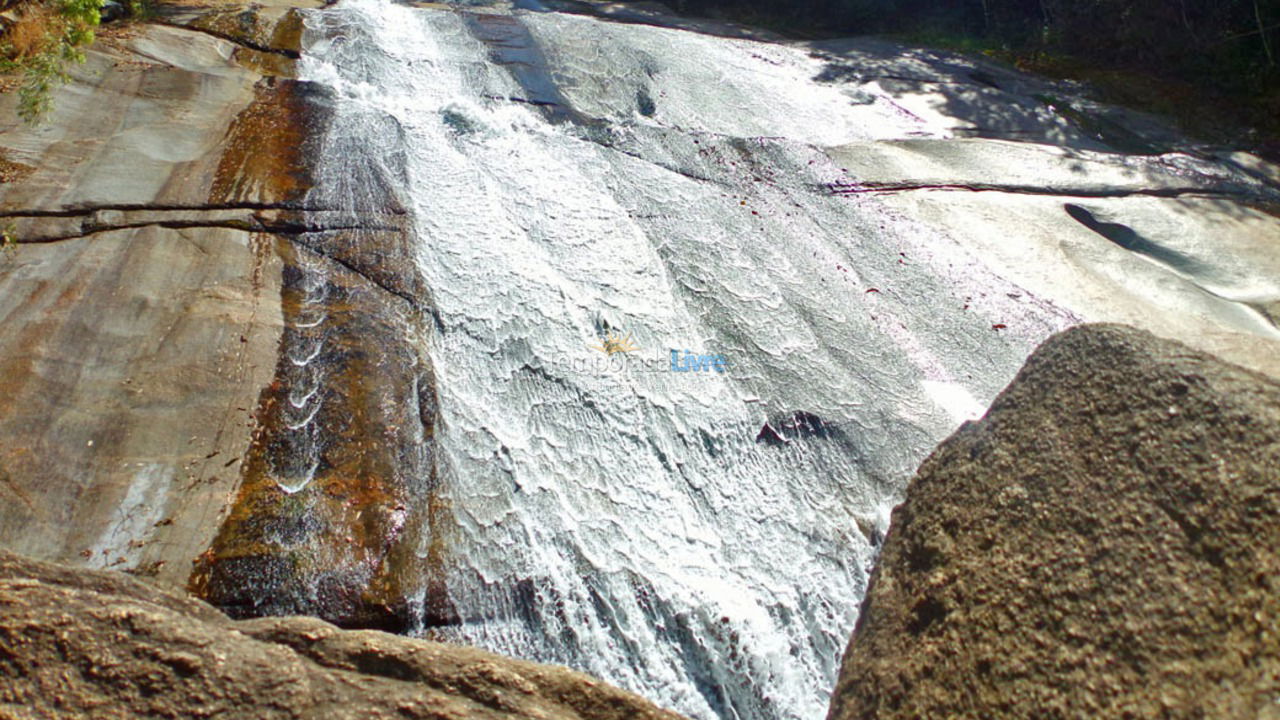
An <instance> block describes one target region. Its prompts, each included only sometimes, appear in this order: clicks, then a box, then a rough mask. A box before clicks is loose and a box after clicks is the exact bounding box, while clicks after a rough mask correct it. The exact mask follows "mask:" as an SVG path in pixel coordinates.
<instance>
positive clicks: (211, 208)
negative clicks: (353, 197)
mask: <svg viewBox="0 0 1280 720" xmlns="http://www.w3.org/2000/svg"><path fill="white" fill-rule="evenodd" d="M111 210H118V211H120V212H137V211H152V212H182V211H187V212H216V211H220V210H294V211H299V212H341V211H342V210H343V208H330V207H309V206H306V205H301V204H298V203H246V202H236V203H207V204H201V205H161V204H156V203H118V204H113V205H68V206H66V207H62V208H59V209H57V210H0V218H40V217H61V218H72V217H80V216H83V215H91V214H93V213H95V212H100V211H111ZM385 214H387V215H404V214H405V211H404V210H403V209H402V208H392V209H390V210H389V211H388V212H387V213H385Z"/></svg>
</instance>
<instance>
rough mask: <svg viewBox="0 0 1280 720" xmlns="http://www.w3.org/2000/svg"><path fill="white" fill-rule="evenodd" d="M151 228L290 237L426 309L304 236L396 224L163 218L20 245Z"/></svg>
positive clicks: (389, 229) (397, 229) (385, 229)
mask: <svg viewBox="0 0 1280 720" xmlns="http://www.w3.org/2000/svg"><path fill="white" fill-rule="evenodd" d="M147 227H160V228H165V229H168V230H189V229H192V228H211V229H212V228H222V229H227V230H240V231H243V232H254V233H269V234H272V235H277V236H280V237H283V238H285V239H287V240H289V242H291V243H293V244H294V245H295V246H298V247H300V248H303V249H305V250H307V251H308V252H311V253H312V254H314V255H317V256H320V257H323V258H325V259H327V260H330V261H332V262H334V263H336V264H338V265H341V266H342V267H344V268H346V269H347V270H349V271H351V272H352V273H355V274H356V275H359V276H360V277H362V278H364V279H365V280H367V281H368V282H369V283H370V284H372V285H373V286H375V287H377V288H380V289H382V290H384V291H386V292H387V293H389V294H391V295H394V296H396V297H397V298H400V299H401V300H404V301H405V302H406V303H408V304H409V306H410V307H412V308H414V309H417V310H423V309H424V308H423V306H422V303H420V302H419V301H418V300H417V299H416V298H414V297H413V296H412V295H409V294H408V293H405V292H403V291H400V290H396V289H394V288H391V287H388V286H387V285H384V284H383V283H381V282H379V281H378V280H376V279H375V278H373V277H371V276H370V275H369V274H368V273H366V272H364V271H362V270H361V269H360V268H359V267H357V266H356V265H354V264H352V263H350V262H348V261H346V260H343V259H341V258H338V257H335V256H333V255H330V254H328V253H326V252H324V251H323V250H321V249H320V248H318V247H316V246H315V245H313V244H311V243H308V242H306V241H304V240H302V236H306V235H313V234H320V233H330V232H353V231H366V232H376V231H382V232H401V231H403V228H400V227H396V226H393V225H309V224H307V223H301V222H287V221H285V222H280V221H266V222H264V221H263V220H262V219H261V218H253V219H252V220H224V221H199V220H163V221H149V222H139V223H126V224H121V225H110V226H101V227H92V228H87V229H85V230H84V232H81V233H76V234H73V235H62V236H55V237H46V238H37V239H29V240H21V239H20V240H18V241H17V244H19V245H46V244H51V243H55V242H63V241H66V240H80V239H84V238H88V237H91V236H93V235H99V234H101V233H107V232H114V231H117V230H137V229H140V228H147Z"/></svg>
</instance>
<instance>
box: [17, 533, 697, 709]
mask: <svg viewBox="0 0 1280 720" xmlns="http://www.w3.org/2000/svg"><path fill="white" fill-rule="evenodd" d="M0 717H3V718H14V719H15V720H25V719H26V718H143V717H167V718H178V717H180V718H201V717H219V718H252V719H253V720H265V719H267V718H325V720H339V719H341V718H360V719H361V720H366V719H376V718H433V719H439V720H443V719H445V718H451V719H459V718H477V719H479V718H486V719H494V720H498V719H501V718H541V719H544V720H594V719H599V720H606V719H608V720H633V719H635V720H679V716H678V715H676V714H674V713H671V712H667V711H664V710H660V709H658V708H657V707H655V706H654V705H652V704H650V703H649V702H648V701H646V700H643V699H642V698H640V697H637V696H635V695H632V694H630V693H627V692H623V691H622V690H618V689H616V688H613V687H610V686H608V685H606V684H604V683H602V682H600V681H598V680H595V679H593V678H591V677H589V676H587V675H583V674H581V673H576V672H572V671H570V670H567V669H565V668H560V667H553V666H549V665H537V664H534V663H530V662H522V661H518V660H512V659H509V658H504V657H501V656H498V655H494V654H491V653H487V652H484V651H481V650H475V649H472V648H466V647H457V646H450V645H443V644H439V643H433V642H426V641H422V640H413V639H410V638H405V637H400V636H396V635H389V634H387V633H383V632H378V631H373V630H362V631H351V630H340V629H338V628H336V627H334V626H333V625H330V624H328V623H326V622H323V621H320V620H314V619H310V618H301V617H293V618H270V619H260V620H249V621H243V622H235V621H232V620H230V619H228V618H227V617H226V616H224V615H222V614H221V613H219V612H218V611H217V610H215V609H213V608H212V607H210V606H209V605H206V604H205V603H203V602H200V601H198V600H193V599H190V598H187V597H184V596H181V595H178V594H175V593H171V592H168V591H165V590H162V589H159V588H157V587H154V586H152V585H150V584H148V583H144V582H142V581H139V580H135V579H133V578H130V577H128V576H126V575H122V574H119V573H114V572H108V571H99V570H83V569H78V568H71V567H68V566H63V565H55V564H51V563H44V562H40V561H35V560H29V559H27V558H24V557H22V556H18V555H14V554H12V553H8V552H5V551H3V550H0Z"/></svg>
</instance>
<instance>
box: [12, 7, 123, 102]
mask: <svg viewBox="0 0 1280 720" xmlns="http://www.w3.org/2000/svg"><path fill="white" fill-rule="evenodd" d="M12 7H13V8H14V13H13V15H14V16H15V17H16V19H15V20H14V21H12V22H11V23H9V24H8V25H7V27H5V28H4V30H3V34H0V72H6V73H17V74H20V75H21V77H22V84H21V87H20V88H19V90H18V98H19V99H18V115H19V116H21V117H22V119H23V120H25V121H26V122H28V123H32V124H35V123H37V122H39V121H40V119H41V118H42V117H44V116H45V115H46V114H47V113H48V112H49V109H50V107H51V94H52V91H53V89H54V88H55V87H57V86H58V85H61V84H62V83H65V82H67V81H68V80H69V79H70V76H69V75H68V74H67V65H68V64H69V63H73V62H76V63H78V62H84V52H83V51H82V50H81V49H80V48H81V47H83V46H84V45H88V44H89V43H91V42H93V29H94V28H95V27H97V26H98V21H99V14H98V13H99V11H100V10H101V9H102V0H60V1H55V2H46V1H44V0H25V1H22V2H17V3H13V4H12Z"/></svg>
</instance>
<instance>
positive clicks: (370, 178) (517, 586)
mask: <svg viewBox="0 0 1280 720" xmlns="http://www.w3.org/2000/svg"><path fill="white" fill-rule="evenodd" d="M306 48H307V49H306V52H305V53H304V55H303V58H302V60H301V61H300V68H301V77H302V79H303V80H307V81H310V82H313V83H317V84H319V85H322V86H326V87H327V88H329V91H330V92H331V94H332V97H333V98H334V103H335V105H334V118H333V122H332V126H331V127H330V129H329V131H328V132H329V133H330V136H329V137H328V138H327V139H326V142H325V145H324V147H325V148H326V150H325V157H323V158H322V159H321V162H322V168H323V172H322V174H321V180H322V183H323V186H322V187H321V188H319V189H318V190H317V192H318V193H321V194H323V195H325V196H327V197H336V198H346V202H347V203H357V204H363V205H366V206H367V205H370V204H372V205H379V204H381V205H388V206H395V207H397V208H402V210H403V212H405V213H407V216H408V217H409V218H410V221H411V225H412V236H413V238H414V246H413V254H414V255H415V256H416V258H415V260H416V263H415V266H414V267H411V268H401V271H402V272H403V273H404V274H405V275H412V276H413V277H416V278H420V283H418V284H417V285H420V287H418V289H417V290H415V291H414V292H420V293H423V294H429V298H426V297H423V298H421V299H422V300H423V302H424V303H428V304H429V305H430V307H431V308H432V313H433V314H434V319H435V327H434V331H433V332H432V333H431V334H430V336H429V337H427V338H425V339H423V340H422V342H423V343H424V344H425V352H426V353H427V355H428V356H429V357H430V359H431V363H432V365H433V367H434V373H435V388H436V402H437V403H438V415H437V420H436V424H435V428H434V442H435V456H434V463H435V472H436V477H435V478H434V480H433V483H434V485H433V487H434V492H435V493H436V495H437V497H436V499H435V500H434V501H433V502H435V503H437V504H438V511H436V512H432V513H430V522H429V523H428V525H429V526H427V527H423V528H420V532H421V538H422V539H421V544H420V548H419V554H420V556H421V557H422V558H423V559H427V558H429V557H432V558H434V560H432V563H433V565H434V566H436V569H437V570H438V572H439V573H441V575H442V578H443V580H442V584H443V588H444V589H443V592H445V593H447V596H448V597H447V601H448V603H449V604H450V606H451V607H452V608H454V615H455V617H454V619H453V621H451V622H448V623H443V624H440V623H433V622H424V623H423V627H422V628H421V632H422V633H423V634H425V635H427V636H429V637H433V638H439V639H444V640H448V641H457V642H462V643H469V644H475V645H479V646H482V647H486V648H489V649H493V650H496V651H499V652H503V653H507V654H510V655H514V656H518V657H524V658H529V659H534V660H540V661H549V662H557V663H563V664H566V665H569V666H571V667H574V668H577V669H581V670H584V671H587V672H590V673H593V674H595V675H597V676H599V677H601V678H603V679H605V680H607V681H609V682H612V683H615V684H618V685H620V686H622V687H625V688H628V689H631V690H634V691H636V692H639V693H641V694H643V695H645V696H647V697H649V698H650V699H652V700H654V701H656V702H658V703H659V704H662V705H665V706H668V707H671V708H673V709H676V710H678V711H680V712H683V713H687V714H688V715H690V716H692V717H695V718H700V719H709V718H744V719H745V718H752V719H757V720H763V719H765V718H805V719H807V720H813V719H814V718H819V717H822V716H823V714H824V712H825V708H826V704H827V698H828V696H829V693H830V690H831V687H832V685H833V684H834V680H835V677H836V673H837V670H838V667H839V662H840V656H841V653H842V652H843V649H844V645H845V643H846V641H847V639H848V636H849V633H850V631H851V630H852V627H853V624H854V622H855V620H856V616H857V609H858V604H859V601H860V599H861V597H862V594H863V592H864V590H865V587H866V583H867V580H868V575H869V571H870V567H871V563H872V561H873V559H874V555H875V551H876V546H877V544H878V542H879V538H880V537H881V535H882V533H883V532H884V531H885V529H886V525H887V518H888V510H889V509H890V508H891V507H892V505H893V504H894V503H895V502H896V501H897V500H899V499H900V492H901V488H902V487H903V485H904V484H905V481H906V479H907V478H908V477H909V475H910V473H911V472H912V471H913V470H914V468H915V466H916V465H917V464H918V463H919V462H920V461H921V460H922V459H923V458H924V456H925V455H926V454H927V453H928V452H929V450H930V449H931V448H932V447H933V446H934V445H935V444H936V443H937V441H938V440H940V439H941V438H942V437H945V436H946V435H947V434H948V433H949V432H951V431H952V430H953V429H954V428H955V427H956V425H957V424H958V423H959V422H961V421H963V420H964V419H966V418H969V417H973V416H975V415H976V414H978V413H980V412H981V408H982V407H983V406H984V405H985V404H986V403H987V402H988V401H989V400H990V399H991V398H992V397H993V396H994V394H995V393H996V392H997V391H998V390H999V389H1000V386H1001V385H1002V384H1003V383H1004V382H1005V381H1006V380H1007V379H1008V378H1009V377H1011V376H1012V374H1013V372H1014V371H1015V370H1016V368H1017V367H1018V366H1019V365H1020V364H1021V362H1022V360H1023V358H1024V357H1025V356H1026V354H1027V353H1028V352H1029V350H1030V348H1031V347H1032V346H1033V345H1034V343H1035V342H1036V341H1038V340H1039V339H1041V338H1043V337H1045V336H1047V335H1048V334H1049V333H1051V332H1052V331H1054V330H1056V329H1059V328H1062V327H1065V326H1066V325H1069V324H1071V322H1072V318H1071V317H1069V316H1068V315H1067V314H1066V313H1064V312H1062V311H1060V310H1058V309H1055V308H1054V307H1052V306H1050V305H1048V304H1045V303H1040V302H1038V301H1037V300H1035V298H1034V297H1028V296H1025V295H1020V290H1019V289H1018V288H1017V287H1016V286H1013V285H1011V284H1009V283H1008V282H1007V281H1005V280H1003V279H1002V278H1000V277H998V276H996V275H995V274H993V273H992V272H991V270H989V269H988V268H987V266H986V265H985V264H983V263H982V262H980V261H979V260H978V259H976V258H974V257H971V256H970V255H969V254H967V253H966V252H965V251H964V250H963V249H961V248H960V247H958V246H957V245H956V244H955V243H953V242H952V241H951V240H949V239H948V238H947V237H946V236H945V235H942V234H940V233H938V232H937V231H936V230H935V229H932V228H930V227H927V226H925V225H922V224H919V223H917V222H914V221H912V220H910V219H908V218H905V217H902V216H901V215H899V214H897V213H894V212H891V211H890V210H888V209H886V208H885V207H884V206H882V205H881V204H880V203H879V202H878V201H877V199H876V198H875V197H874V196H872V195H866V196H860V195H840V194H837V193H833V192H831V191H830V188H831V187H832V186H833V184H837V183H841V182H844V181H846V180H847V178H846V176H845V175H844V171H843V170H842V168H840V167H839V166H838V165H837V164H836V162H835V161H834V160H832V159H831V157H830V155H829V154H828V153H827V152H826V151H825V149H826V148H829V147H832V146H835V145H840V144H845V143H850V142H855V141H870V140H878V139H886V138H889V139H891V138H919V137H925V138H927V137H941V136H943V135H944V134H945V131H944V130H941V129H939V128H936V127H933V126H931V125H930V124H929V122H928V120H927V119H926V118H922V117H920V116H919V115H918V114H913V113H911V112H907V111H905V110H904V109H903V108H901V107H899V106H897V105H896V104H895V103H894V102H893V100H892V98H890V97H888V96H887V95H882V94H877V93H876V92H875V91H874V88H872V89H870V90H869V89H868V88H867V87H865V86H864V87H861V88H856V89H855V88H852V87H846V86H843V85H841V84H840V83H831V82H825V83H823V82H818V81H817V80H816V79H815V78H816V77H817V76H818V75H819V74H820V72H821V69H822V68H821V62H820V61H819V60H818V59H816V58H814V57H812V56H811V55H810V54H809V53H808V52H807V51H806V50H804V49H802V48H800V47H793V46H788V45H783V44H768V43H760V42H752V41H747V40H735V39H727V38H721V37H713V36H709V35H703V34H698V33H695V32H687V31H682V30H673V29H665V28H659V27H653V26H647V25H633V24H622V23H615V22H608V21H604V20H601V19H598V18H592V17H585V16H577V15H570V14H562V13H555V12H541V11H537V10H519V9H510V8H494V7H489V8H463V7H453V8H441V7H424V8H414V7H411V6H408V5H401V4H395V3H391V2H387V1H385V0H343V2H341V3H339V4H338V5H336V6H334V7H332V8H329V9H325V10H322V11H316V12H314V13H312V14H311V15H310V16H309V19H308V30H307V36H306ZM338 204H341V203H338ZM1006 317H1009V318H1013V317H1016V323H1017V325H1016V327H1012V328H1010V329H1009V331H1008V332H1003V333H1002V332H996V331H993V329H992V325H993V323H1002V322H1005V320H1004V318H1006ZM1007 322H1009V323H1010V324H1013V323H1015V321H1014V320H1008V321H1007ZM300 399H305V398H300ZM304 405H305V403H304ZM304 471H305V469H304ZM304 474H305V472H304ZM441 548H443V551H441V550H440V549H441ZM433 553H434V554H433ZM422 602H423V603H424V604H425V603H427V602H429V599H426V598H423V599H422Z"/></svg>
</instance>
